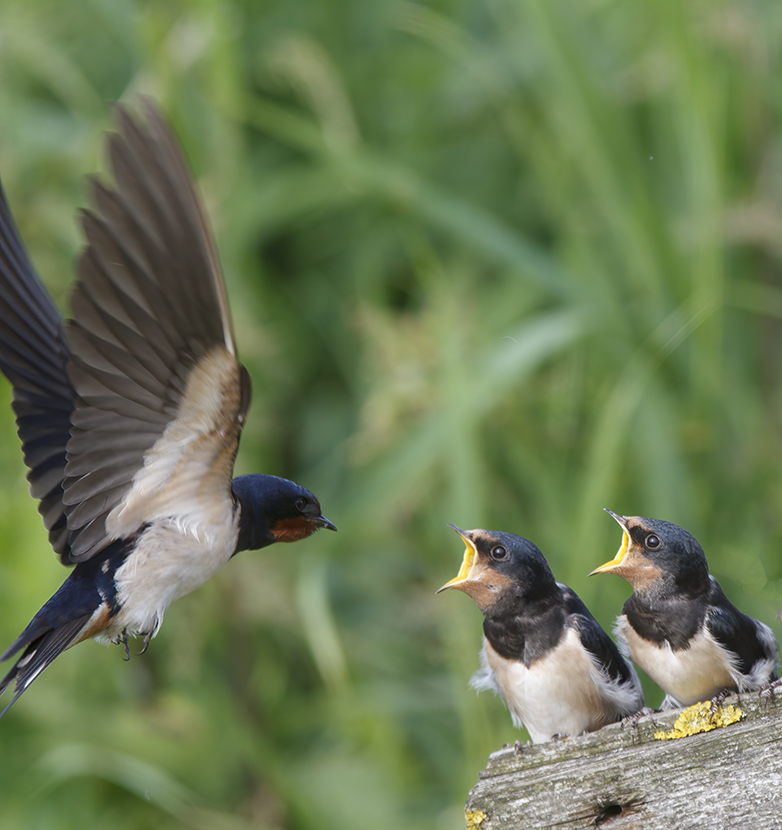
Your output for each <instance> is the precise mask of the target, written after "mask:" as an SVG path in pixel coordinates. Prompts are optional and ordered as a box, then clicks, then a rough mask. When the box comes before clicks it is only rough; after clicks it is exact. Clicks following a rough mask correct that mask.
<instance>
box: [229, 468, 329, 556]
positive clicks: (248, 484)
mask: <svg viewBox="0 0 782 830" xmlns="http://www.w3.org/2000/svg"><path fill="white" fill-rule="evenodd" d="M231 487H232V489H233V494H234V498H235V499H236V501H237V502H238V504H239V511H240V512H239V537H238V539H237V542H236V550H235V551H234V553H239V551H243V550H258V548H263V547H266V545H271V544H273V543H274V542H295V541H297V540H298V539H304V538H306V537H307V536H310V535H311V534H313V533H314V532H315V531H316V530H318V529H319V528H321V527H326V528H328V529H329V530H336V529H337V528H336V527H335V525H334V524H333V523H332V522H330V521H329V520H328V519H327V518H326V517H325V516H324V515H323V514H322V513H321V511H320V503H319V502H318V500H317V499H316V498H315V496H314V495H313V494H312V493H310V491H309V490H307V489H306V488H305V487H302V486H301V485H300V484H296V483H295V482H293V481H288V479H286V478H278V477H277V476H268V475H258V474H253V475H246V476H239V477H238V478H235V479H234V480H233V482H232V483H231Z"/></svg>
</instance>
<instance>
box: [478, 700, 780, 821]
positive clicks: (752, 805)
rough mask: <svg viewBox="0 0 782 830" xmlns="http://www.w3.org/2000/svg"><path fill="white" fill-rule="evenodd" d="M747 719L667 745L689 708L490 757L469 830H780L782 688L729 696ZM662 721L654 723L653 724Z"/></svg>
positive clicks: (482, 777) (480, 782)
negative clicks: (633, 729) (633, 727)
mask: <svg viewBox="0 0 782 830" xmlns="http://www.w3.org/2000/svg"><path fill="white" fill-rule="evenodd" d="M730 704H734V705H738V706H739V707H740V709H741V710H742V712H743V717H742V719H741V720H740V721H739V722H737V723H733V724H730V725H728V726H722V727H719V728H717V729H714V730H713V731H711V732H704V733H701V734H697V735H692V736H690V737H684V738H677V739H675V740H664V741H663V740H659V739H657V738H655V737H654V735H655V732H660V731H664V732H668V731H670V730H671V729H673V724H674V722H675V721H676V719H677V718H678V716H679V715H681V714H682V710H676V711H674V712H666V713H665V714H658V715H654V724H653V723H652V721H651V719H650V718H648V717H646V718H643V719H641V720H640V721H639V722H638V734H637V736H636V739H635V743H633V741H632V739H631V736H630V727H629V726H626V727H624V728H622V727H621V726H620V725H619V724H612V725H611V726H607V727H604V728H603V729H601V730H599V731H598V732H593V733H591V734H589V735H583V736H581V737H580V738H571V739H567V740H562V741H552V742H549V743H545V744H535V745H529V746H524V747H523V748H522V751H521V754H520V755H517V754H516V752H515V751H514V749H513V747H510V748H506V749H501V750H500V751H499V752H494V753H492V754H491V756H489V763H488V765H487V767H486V769H485V770H484V771H483V772H482V773H481V774H480V778H479V780H478V783H477V784H476V785H475V786H474V787H473V789H472V790H471V791H470V795H469V798H468V800H467V804H466V806H465V816H466V817H467V825H468V828H471V830H500V828H502V830H515V828H524V830H538V829H539V828H540V830H543V828H547V829H548V828H557V830H576V828H591V827H602V828H604V830H689V829H690V828H692V830H695V828H698V830H721V828H726V830H728V828H729V829H730V830H744V829H745V828H751V830H780V829H782V691H778V692H777V694H776V696H775V698H773V699H772V700H769V701H764V700H762V699H761V698H760V697H759V695H758V694H757V693H753V694H743V695H741V696H740V698H739V700H738V701H737V699H736V697H735V696H734V697H730V698H728V699H727V700H726V701H725V706H729V705H730ZM655 724H656V725H655Z"/></svg>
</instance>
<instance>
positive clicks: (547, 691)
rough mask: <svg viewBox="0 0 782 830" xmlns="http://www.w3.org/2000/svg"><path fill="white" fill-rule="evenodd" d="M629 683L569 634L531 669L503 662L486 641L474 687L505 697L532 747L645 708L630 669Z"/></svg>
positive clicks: (581, 731) (572, 630)
mask: <svg viewBox="0 0 782 830" xmlns="http://www.w3.org/2000/svg"><path fill="white" fill-rule="evenodd" d="M628 668H629V669H630V674H631V681H630V682H629V683H622V682H620V681H617V680H613V679H611V678H609V677H607V676H606V674H605V673H604V672H603V671H602V670H601V668H600V665H599V663H598V661H597V660H596V658H595V657H594V656H593V655H592V654H590V653H589V652H587V651H585V650H584V648H583V647H582V646H581V642H580V640H579V637H578V632H577V631H576V630H575V629H568V631H567V633H566V634H565V636H564V637H563V638H562V640H561V641H560V643H559V644H558V645H557V646H556V647H555V648H554V649H552V650H551V652H550V653H549V654H547V655H546V656H545V657H542V658H540V659H539V660H536V661H535V662H534V663H533V664H532V666H530V668H527V667H526V666H525V665H524V663H522V662H520V661H515V660H507V659H506V658H504V657H501V656H500V655H499V654H498V653H497V652H496V651H495V650H494V649H493V648H492V646H491V644H490V643H489V642H488V640H485V639H484V644H483V651H482V652H481V668H480V670H479V671H477V672H476V673H475V675H474V676H473V678H472V681H471V683H470V686H471V687H472V688H474V689H477V690H478V691H483V690H490V691H492V692H494V693H495V694H499V695H500V697H502V699H503V701H504V703H505V705H506V706H507V707H508V710H509V711H510V713H511V717H512V718H513V723H514V725H515V726H517V727H519V728H521V726H522V725H523V726H526V727H527V730H528V731H529V734H530V737H531V738H532V740H533V742H534V743H541V742H543V741H548V740H550V739H551V738H552V737H553V736H554V735H572V736H575V735H581V734H583V733H584V732H591V731H593V730H595V729H599V728H600V727H601V726H605V725H606V724H607V723H613V722H614V721H617V720H619V719H621V718H622V717H626V716H627V715H632V714H634V713H635V712H637V711H639V710H640V709H642V708H643V705H644V699H643V692H642V691H641V684H640V682H639V680H638V677H637V676H636V674H635V671H634V670H633V669H632V667H631V666H630V665H629V664H628Z"/></svg>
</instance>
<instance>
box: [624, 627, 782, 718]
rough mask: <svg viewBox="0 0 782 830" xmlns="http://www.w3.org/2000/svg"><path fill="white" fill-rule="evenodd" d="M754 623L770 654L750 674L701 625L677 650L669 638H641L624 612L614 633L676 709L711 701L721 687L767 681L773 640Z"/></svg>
mask: <svg viewBox="0 0 782 830" xmlns="http://www.w3.org/2000/svg"><path fill="white" fill-rule="evenodd" d="M755 622H756V624H757V626H759V628H758V634H759V636H760V639H761V641H762V642H763V643H764V645H765V646H766V650H767V651H768V652H769V656H768V658H767V659H765V660H759V661H758V662H757V663H755V665H754V666H753V667H752V671H751V673H750V674H748V675H747V674H743V673H742V672H741V669H740V668H739V665H738V661H737V660H736V658H735V657H734V655H733V654H731V653H729V652H727V651H726V650H725V649H724V648H722V646H720V644H719V643H718V642H717V641H716V640H715V639H714V637H712V635H711V634H710V633H709V631H708V629H707V628H706V627H705V626H703V627H702V628H701V630H700V631H699V632H698V633H697V634H696V635H695V636H694V637H693V639H692V640H691V642H690V645H689V647H688V648H684V649H678V650H676V651H674V650H673V649H672V648H671V645H670V643H669V642H668V641H667V640H666V641H665V642H663V643H662V644H661V645H657V644H656V643H652V642H650V641H648V640H645V639H643V638H642V637H640V636H639V635H638V634H637V633H636V631H635V629H634V628H633V627H632V626H631V625H630V623H629V622H628V620H627V618H626V617H625V616H624V615H622V616H620V617H618V618H617V621H616V626H615V628H614V633H615V635H616V639H617V642H618V644H619V647H620V648H621V649H622V651H623V653H624V654H626V655H627V656H628V657H630V659H631V660H632V661H633V662H634V663H635V664H636V665H637V666H640V667H641V668H642V669H643V670H644V671H645V672H646V673H647V674H648V675H649V677H651V678H652V680H654V682H655V683H656V684H657V685H658V686H659V687H660V688H661V689H662V690H663V691H664V692H665V693H666V699H665V703H664V706H665V708H678V707H681V706H692V704H693V703H698V702H700V701H704V700H711V699H712V698H713V697H715V695H718V694H719V693H720V692H721V691H723V690H724V689H735V690H737V691H739V692H747V691H756V690H757V689H759V688H760V687H761V686H763V685H764V684H765V683H768V682H769V679H770V676H771V672H772V671H773V670H774V668H775V667H776V664H777V657H776V640H775V639H774V635H773V634H772V633H771V629H770V628H768V626H766V625H763V623H759V622H757V621H755Z"/></svg>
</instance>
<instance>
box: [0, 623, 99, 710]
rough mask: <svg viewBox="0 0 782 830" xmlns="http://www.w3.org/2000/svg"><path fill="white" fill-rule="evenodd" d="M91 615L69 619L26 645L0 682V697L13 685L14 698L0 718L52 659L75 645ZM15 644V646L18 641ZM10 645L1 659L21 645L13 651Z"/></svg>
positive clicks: (15, 649)
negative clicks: (14, 684)
mask: <svg viewBox="0 0 782 830" xmlns="http://www.w3.org/2000/svg"><path fill="white" fill-rule="evenodd" d="M91 616H92V615H91V614H87V615H86V616H84V617H78V618H77V619H75V620H69V621H68V622H67V623H64V624H63V625H61V626H58V627H57V628H51V629H49V630H48V631H45V632H44V633H42V634H41V635H40V636H39V637H37V638H36V639H35V640H33V641H32V642H31V643H30V644H29V645H28V646H27V648H26V649H25V650H24V652H23V654H22V656H21V657H20V658H19V659H18V660H17V661H16V663H14V665H13V666H12V667H11V669H10V671H9V672H8V674H6V676H5V677H4V678H3V679H2V680H0V695H2V694H3V692H4V691H5V690H6V689H7V688H8V686H10V685H11V684H12V683H14V682H16V688H15V690H14V696H13V697H12V698H11V702H10V703H9V704H8V706H6V707H5V709H3V711H2V712H0V718H2V717H3V715H4V714H5V713H6V712H7V711H8V710H9V709H10V708H11V707H12V706H13V705H14V703H16V701H17V700H19V698H20V697H21V696H22V694H23V693H24V692H26V691H27V689H28V688H29V687H30V684H31V683H32V682H33V681H34V680H35V678H36V677H38V676H39V675H40V674H41V673H42V672H43V671H44V669H46V668H48V667H49V666H50V665H51V664H52V663H53V662H54V660H55V658H56V657H58V656H59V655H60V654H62V653H63V651H65V649H67V648H68V646H70V645H72V644H73V643H74V642H78V640H79V638H80V635H81V633H82V630H83V629H84V626H85V625H86V624H87V623H88V622H89V620H90V618H91ZM23 636H24V635H23ZM20 639H21V638H20ZM17 643H19V641H18V640H17ZM17 643H14V646H17ZM14 646H11V648H10V649H8V651H7V652H6V653H5V655H3V656H4V657H5V656H6V655H8V656H10V654H9V652H11V653H13V652H14V651H17V650H18V648H19V647H20V646H21V644H19V646H17V648H14Z"/></svg>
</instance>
